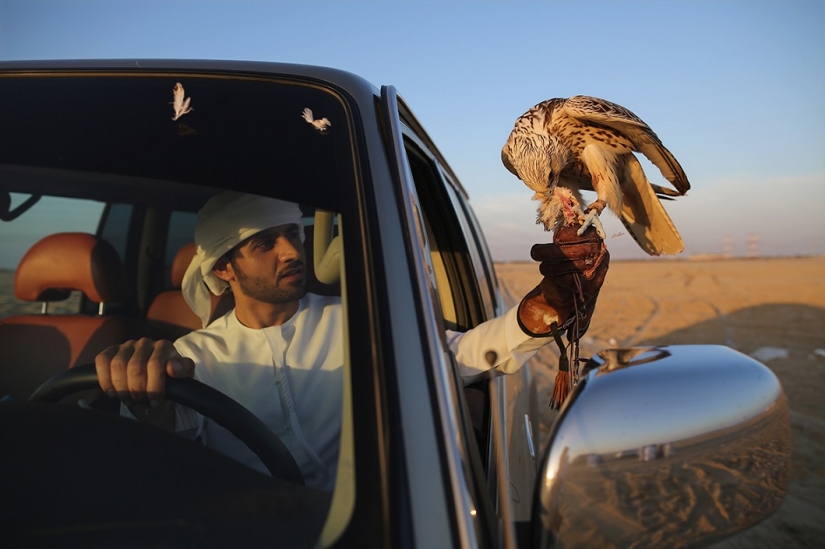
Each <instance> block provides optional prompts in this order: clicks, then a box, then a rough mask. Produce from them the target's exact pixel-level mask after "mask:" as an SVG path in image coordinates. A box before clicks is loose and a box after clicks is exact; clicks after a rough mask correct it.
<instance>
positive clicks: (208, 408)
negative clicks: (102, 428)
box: [29, 364, 304, 486]
mask: <svg viewBox="0 0 825 549" xmlns="http://www.w3.org/2000/svg"><path fill="white" fill-rule="evenodd" d="M99 387H100V385H99V384H98V381H97V372H96V371H95V365H94V364H84V365H83V366H75V367H74V368H70V369H68V370H66V371H65V372H61V373H59V374H57V375H56V376H53V377H51V378H50V379H48V380H47V381H46V382H45V383H43V385H41V386H40V387H38V388H37V390H36V391H35V392H34V393H32V395H31V396H30V397H29V401H34V402H58V401H60V400H61V399H62V398H64V397H67V396H69V395H71V394H73V393H77V392H79V391H86V390H89V389H96V388H99ZM166 398H167V399H170V400H173V401H175V402H177V403H179V404H182V405H184V406H186V407H188V408H191V409H192V410H194V411H196V412H198V413H199V414H202V415H204V416H206V417H208V418H210V419H212V421H214V422H215V423H217V424H218V425H220V426H221V427H224V428H225V429H227V430H229V431H230V432H231V433H232V434H233V435H235V436H236V437H238V439H239V440H241V442H243V443H244V444H246V445H247V446H248V447H249V449H250V450H252V451H253V452H254V453H255V455H257V456H258V457H259V458H260V460H261V461H262V462H263V464H264V465H265V466H266V468H267V469H269V472H270V473H272V476H273V477H276V478H281V479H283V480H286V481H289V482H293V483H296V484H300V485H302V486H303V484H304V477H303V475H302V474H301V470H300V469H299V468H298V464H297V463H296V462H295V458H293V457H292V454H290V453H289V450H287V447H286V446H285V445H284V443H283V442H282V441H281V439H280V438H278V435H276V434H275V433H273V432H272V430H271V429H270V428H269V427H267V426H266V424H264V422H262V421H261V420H260V419H258V417H257V416H256V415H255V414H253V413H252V412H250V411H249V410H247V409H246V408H244V407H243V406H241V405H240V404H238V403H237V402H236V401H235V400H233V399H231V398H229V397H228V396H226V395H225V394H223V393H221V392H220V391H218V390H216V389H213V388H212V387H210V386H208V385H204V384H203V383H201V382H200V381H196V380H194V379H191V378H173V377H167V378H166Z"/></svg>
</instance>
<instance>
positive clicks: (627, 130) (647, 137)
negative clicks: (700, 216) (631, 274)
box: [501, 95, 690, 255]
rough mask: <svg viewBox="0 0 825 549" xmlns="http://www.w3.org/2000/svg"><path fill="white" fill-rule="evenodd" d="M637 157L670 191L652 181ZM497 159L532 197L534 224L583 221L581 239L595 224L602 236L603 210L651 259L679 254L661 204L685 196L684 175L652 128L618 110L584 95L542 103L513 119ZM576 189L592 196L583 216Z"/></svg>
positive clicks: (677, 240)
mask: <svg viewBox="0 0 825 549" xmlns="http://www.w3.org/2000/svg"><path fill="white" fill-rule="evenodd" d="M634 152H641V153H642V154H644V155H645V156H646V157H647V158H648V159H649V160H650V161H651V162H652V163H653V164H654V165H655V166H656V167H657V168H659V170H660V171H661V172H662V175H663V176H664V177H665V179H667V180H668V181H669V182H670V183H671V184H672V185H673V187H674V188H675V190H673V189H670V188H668V187H663V186H660V185H654V184H652V183H650V182H649V181H648V179H647V176H645V173H644V171H643V170H642V166H641V164H640V163H639V160H638V159H637V158H636V156H635V155H634V154H633V153H634ZM501 160H502V162H503V163H504V166H505V167H506V168H507V169H508V170H509V171H510V172H512V173H513V174H514V175H515V176H516V177H518V178H519V179H521V180H522V181H523V182H524V183H525V184H526V185H527V186H528V187H530V188H531V189H532V190H533V191H535V192H536V194H535V195H534V197H533V198H534V199H535V200H538V201H539V202H540V204H539V208H538V220H537V223H542V224H543V225H544V227H545V229H547V230H553V229H555V228H556V227H559V226H561V225H569V224H573V223H581V224H582V228H581V229H580V231H579V234H581V233H582V232H584V229H585V228H587V227H588V226H589V225H590V224H593V225H595V226H596V229H597V231H599V234H600V235H601V236H602V238H604V230H603V229H602V228H601V222H600V221H599V217H598V216H599V215H601V213H602V210H604V208H605V206H607V207H609V208H610V210H611V211H613V212H614V213H615V214H616V215H617V216H618V217H619V218H620V219H621V220H622V223H623V224H624V225H625V227H627V229H628V231H629V233H630V234H631V235H632V236H633V238H634V240H636V242H637V243H638V244H639V246H640V247H641V248H642V249H643V250H644V251H645V252H647V253H648V254H650V255H661V254H677V253H679V252H681V251H682V250H683V249H684V243H683V242H682V238H681V236H679V232H678V231H677V230H676V227H675V226H674V225H673V222H672V221H671V220H670V217H669V216H668V215H667V212H666V211H665V209H664V207H663V206H662V203H661V201H660V199H665V200H672V199H673V197H675V196H681V195H684V194H685V193H686V192H687V191H688V189H690V183H689V182H688V179H687V176H686V175H685V172H684V170H682V167H681V166H680V165H679V162H678V161H677V160H676V158H675V157H674V156H673V155H672V154H671V153H670V151H668V150H667V149H666V148H665V146H664V145H662V142H661V141H660V140H659V137H658V136H657V135H656V134H655V133H653V130H651V129H650V127H649V126H648V125H647V124H645V123H644V122H643V121H642V119H641V118H639V117H638V116H636V115H635V114H633V113H632V112H630V111H629V110H628V109H626V108H624V107H622V106H621V105H617V104H616V103H611V102H610V101H606V100H604V99H598V98H596V97H588V96H585V95H577V96H574V97H570V98H568V99H559V98H556V99H548V100H547V101H543V102H542V103H539V104H538V105H536V106H534V107H533V108H531V109H530V110H528V111H527V112H526V113H524V114H523V115H522V116H521V117H519V118H518V120H516V124H515V127H514V128H513V131H512V132H511V133H510V137H509V138H508V139H507V143H506V144H505V145H504V148H503V149H502V150H501ZM580 190H588V191H595V192H596V200H595V201H594V202H593V203H592V204H590V205H589V206H587V208H586V209H585V210H584V211H582V210H581V208H580V204H581V203H582V197H581V193H580Z"/></svg>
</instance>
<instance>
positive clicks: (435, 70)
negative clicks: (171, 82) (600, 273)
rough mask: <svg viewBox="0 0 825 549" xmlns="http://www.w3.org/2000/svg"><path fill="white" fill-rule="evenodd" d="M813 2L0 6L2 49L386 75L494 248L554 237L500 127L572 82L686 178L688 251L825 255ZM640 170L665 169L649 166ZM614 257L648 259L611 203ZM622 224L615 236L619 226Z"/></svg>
mask: <svg viewBox="0 0 825 549" xmlns="http://www.w3.org/2000/svg"><path fill="white" fill-rule="evenodd" d="M823 27H825V2H822V1H818V0H817V1H793V0H791V1H788V0H778V1H758V0H750V1H713V2H711V1H707V2H704V1H692V2H686V1H676V0H669V1H661V2H652V1H577V2H573V1H570V2H564V3H560V2H548V1H544V2H520V1H513V2H504V1H501V2H492V1H486V2H459V1H452V2H425V1H418V2H410V1H407V2H400V1H398V2H383V3H379V2H367V1H360V2H344V1H340V2H306V1H305V2H262V1H260V2H244V1H232V2H229V1H224V2H218V1H197V2H193V1H163V2H160V1H154V0H137V1H132V0H122V1H116V0H112V1H108V2H104V1H84V0H74V1H71V2H70V1H38V0H25V1H11V0H0V60H12V59H65V58H117V57H141V58H201V59H205V58H214V59H249V60H261V61H284V62H294V63H309V64H318V65H326V66H333V67H337V68H341V69H345V70H349V71H351V72H354V73H356V74H359V75H361V76H364V77H366V78H367V79H368V80H370V81H372V82H373V83H374V84H376V85H381V84H393V85H395V86H396V87H397V88H398V90H399V92H400V93H401V94H402V95H403V96H404V98H405V99H406V100H407V102H408V103H409V104H410V105H411V106H412V108H413V110H414V111H415V113H416V115H417V116H418V118H419V119H420V120H421V122H422V123H423V124H424V126H425V128H426V129H427V131H428V132H429V133H430V135H431V136H432V137H433V139H434V140H435V141H436V143H437V144H438V145H439V147H440V148H441V149H442V152H443V153H444V154H445V156H446V157H447V159H448V160H449V161H450V163H451V165H452V167H453V169H454V170H455V171H456V173H457V174H458V176H459V178H460V179H461V180H462V183H463V184H464V186H465V187H466V188H467V189H468V191H469V193H470V196H471V202H472V204H473V206H474V208H475V210H476V213H477V214H478V217H479V218H480V220H481V223H482V225H483V226H484V229H485V233H486V235H487V239H488V243H489V244H490V247H491V249H492V251H493V256H494V258H495V259H497V260H526V259H528V258H529V249H530V246H531V245H532V243H534V242H539V241H547V240H548V237H549V235H548V234H546V233H544V232H543V231H542V230H541V228H540V227H538V226H536V225H534V222H533V221H534V219H535V203H533V202H532V201H531V200H530V197H531V196H532V191H529V190H528V189H527V188H526V187H525V186H524V185H523V184H522V183H521V182H520V181H518V180H517V179H516V178H515V177H514V176H512V175H511V174H510V173H509V172H507V171H506V170H505V169H504V167H503V166H502V165H501V161H500V150H501V146H502V145H503V143H504V141H505V140H506V138H507V136H508V134H509V133H510V130H511V129H512V126H513V122H514V121H515V119H516V118H518V117H519V116H520V115H521V114H522V113H523V112H524V111H526V110H527V109H528V108H530V107H531V106H533V105H534V104H536V103H538V102H540V101H543V100H545V99H549V98H551V97H567V96H570V95H575V94H584V95H594V96H597V97H602V98H605V99H608V100H611V101H614V102H616V103H619V104H622V105H624V106H625V107H627V108H629V109H631V110H632V111H634V112H635V113H636V114H637V115H639V116H640V117H641V118H642V119H644V120H645V121H646V122H647V123H648V124H649V125H650V126H651V127H652V128H653V130H654V131H655V132H656V133H657V134H658V135H659V137H660V138H661V139H662V141H663V142H664V144H665V145H666V146H667V147H668V148H669V149H670V150H671V152H673V153H674V155H675V156H676V157H677V158H678V159H679V161H680V163H681V164H682V166H683V167H684V169H685V171H686V172H687V174H688V177H689V179H690V181H691V184H692V189H691V191H690V192H689V193H688V196H686V197H684V198H682V199H680V200H679V201H677V202H675V203H667V204H666V207H667V209H668V211H669V212H670V214H671V217H672V218H673V221H674V223H675V224H676V226H677V227H678V228H679V230H680V232H681V233H682V236H683V238H684V240H685V245H686V251H685V255H692V254H699V253H719V252H722V251H723V249H724V242H726V241H727V242H728V243H729V245H730V247H731V250H732V252H733V254H734V255H745V253H746V252H747V246H746V243H747V241H748V239H749V238H751V237H755V238H757V239H758V243H759V251H760V252H761V253H762V254H764V255H795V254H810V253H816V254H823V253H825V215H823V212H822V210H821V208H820V205H821V204H822V203H823V202H825V32H823V31H822V29H823ZM643 166H644V168H645V171H646V173H647V175H648V178H649V179H650V180H651V181H653V182H655V183H663V182H664V180H663V179H662V178H661V175H660V174H659V173H658V170H656V168H655V167H654V166H653V165H652V164H650V163H648V162H646V161H644V162H643ZM604 217H605V220H606V228H607V232H608V236H609V239H608V247H609V248H610V249H611V253H612V254H613V257H614V258H617V259H619V258H637V257H646V256H645V255H644V254H643V253H642V252H641V251H640V250H638V248H637V247H636V245H635V243H634V242H633V241H632V239H631V238H630V237H629V236H628V235H626V234H620V233H624V232H625V231H624V228H623V227H622V226H621V224H620V223H619V222H618V221H617V220H616V219H615V218H613V217H612V216H611V215H610V214H605V216H604ZM614 235H615V236H614Z"/></svg>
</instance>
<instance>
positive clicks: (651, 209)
mask: <svg viewBox="0 0 825 549" xmlns="http://www.w3.org/2000/svg"><path fill="white" fill-rule="evenodd" d="M616 172H617V175H618V176H619V183H620V184H621V187H622V211H621V213H620V215H619V218H620V219H621V220H622V223H624V226H625V227H627V230H628V231H629V232H630V234H631V236H632V237H633V239H634V240H635V241H636V243H637V244H638V245H639V247H640V248H642V249H643V250H644V251H645V252H647V253H648V254H650V255H662V254H678V253H680V252H681V251H682V250H684V249H685V245H684V243H683V242H682V237H681V236H680V235H679V231H677V230H676V227H675V226H674V225H673V221H671V220H670V216H668V215H667V212H666V211H665V208H664V206H662V203H661V202H660V201H659V197H658V196H657V195H656V189H655V188H654V187H655V186H654V185H651V184H650V182H648V180H647V177H645V173H644V171H643V170H642V165H641V164H640V163H639V159H638V158H636V157H635V156H634V155H632V154H626V155H622V156H621V157H620V158H619V166H617V169H616ZM671 192H672V191H671Z"/></svg>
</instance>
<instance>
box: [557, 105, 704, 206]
mask: <svg viewBox="0 0 825 549" xmlns="http://www.w3.org/2000/svg"><path fill="white" fill-rule="evenodd" d="M563 109H564V112H565V114H567V115H568V116H572V117H573V118H576V119H578V120H581V121H583V122H591V123H594V124H599V125H601V126H607V127H609V128H612V129H614V130H616V131H618V132H620V133H621V134H622V135H624V136H625V137H627V138H628V139H629V140H630V142H631V143H633V146H634V147H636V149H638V150H639V151H640V152H641V153H642V154H644V155H645V156H646V157H648V158H649V159H650V161H651V162H653V164H655V165H656V167H657V168H659V170H660V171H661V172H662V175H663V176H664V177H665V179H667V180H668V181H670V182H671V183H673V186H674V187H676V190H677V191H679V194H685V193H686V192H687V191H688V189H690V182H688V178H687V175H685V172H684V170H682V166H680V165H679V162H678V161H677V160H676V158H675V157H674V156H673V155H672V154H671V153H670V151H669V150H667V149H666V148H665V146H664V145H663V144H662V142H661V140H660V139H659V137H658V136H657V135H656V134H655V133H654V132H653V130H651V129H650V126H648V125H647V124H645V123H644V121H643V120H642V119H641V118H639V117H638V116H636V115H635V114H633V113H632V112H630V111H629V110H628V109H626V108H624V107H622V106H621V105H617V104H616V103H612V102H610V101H606V100H604V99H599V98H596V97H588V96H586V95H576V96H574V97H571V98H570V99H568V100H567V101H565V103H564V107H563Z"/></svg>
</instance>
